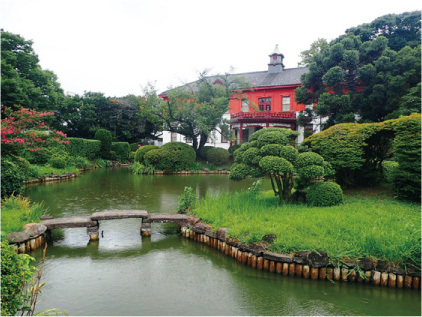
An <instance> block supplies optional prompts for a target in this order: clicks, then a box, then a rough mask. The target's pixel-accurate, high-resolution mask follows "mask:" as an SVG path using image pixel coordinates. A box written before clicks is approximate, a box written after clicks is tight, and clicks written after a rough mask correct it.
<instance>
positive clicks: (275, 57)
mask: <svg viewBox="0 0 422 317" xmlns="http://www.w3.org/2000/svg"><path fill="white" fill-rule="evenodd" d="M268 56H269V57H270V62H269V63H268V72H269V73H270V74H275V73H280V72H282V71H283V69H284V64H283V59H284V55H283V54H281V53H280V50H279V49H278V44H277V45H276V46H275V48H274V51H273V52H272V53H271V55H268Z"/></svg>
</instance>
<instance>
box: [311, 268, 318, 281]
mask: <svg viewBox="0 0 422 317" xmlns="http://www.w3.org/2000/svg"><path fill="white" fill-rule="evenodd" d="M318 276H319V269H318V268H317V267H313V268H311V279H312V280H317V279H318Z"/></svg>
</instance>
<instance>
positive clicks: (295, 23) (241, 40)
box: [0, 0, 421, 97]
mask: <svg viewBox="0 0 422 317" xmlns="http://www.w3.org/2000/svg"><path fill="white" fill-rule="evenodd" d="M414 10H421V4H420V1H419V0H400V1H397V0H395V1H391V0H354V1H341V0H319V1H315V0H313V1H312V0H302V1H286V0H285V1H283V0H253V1H252V0H240V1H239V0H213V1H203V0H0V28H3V29H4V30H5V31H8V32H11V33H14V34H19V35H21V36H22V37H23V38H25V39H26V40H32V41H33V46H32V47H33V49H34V50H35V53H36V54H37V55H38V57H39V60H40V65H41V67H42V68H43V69H48V70H51V71H53V72H54V73H55V74H56V75H57V76H58V81H59V83H60V84H61V87H62V88H63V90H64V91H65V93H67V94H80V95H81V94H83V93H84V92H85V91H91V92H102V93H104V94H105V95H106V96H110V97H121V96H126V95H128V94H135V95H142V92H143V88H144V87H145V86H146V85H147V84H148V83H152V84H153V85H154V87H155V88H156V90H157V91H158V92H162V91H164V90H167V89H168V88H170V87H177V86H180V85H182V84H184V83H188V82H191V81H194V80H196V79H197V78H198V74H199V73H200V72H202V71H204V70H206V69H207V70H209V73H210V74H217V73H225V72H229V71H230V70H231V68H233V71H231V72H232V73H243V72H252V71H264V70H267V64H268V62H269V57H268V55H269V54H271V53H272V52H273V50H274V48H275V45H276V44H278V45H279V50H280V52H281V53H283V55H284V64H285V66H286V68H294V67H297V65H298V63H299V62H300V60H301V59H300V56H299V55H300V52H302V51H304V50H307V49H309V48H310V45H311V43H312V42H314V41H316V40H317V39H318V38H325V39H327V40H328V41H330V40H332V39H335V38H337V37H338V36H339V35H341V34H343V33H344V31H345V30H346V29H348V28H350V27H354V26H358V25H360V24H363V23H370V22H372V21H373V20H374V19H376V18H377V17H380V16H382V15H385V14H390V13H396V14H400V13H403V12H406V11H414Z"/></svg>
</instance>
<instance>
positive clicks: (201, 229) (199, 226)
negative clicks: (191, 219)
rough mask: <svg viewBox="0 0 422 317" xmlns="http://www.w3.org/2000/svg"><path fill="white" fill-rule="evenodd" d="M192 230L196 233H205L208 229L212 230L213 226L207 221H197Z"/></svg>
mask: <svg viewBox="0 0 422 317" xmlns="http://www.w3.org/2000/svg"><path fill="white" fill-rule="evenodd" d="M192 230H193V231H195V232H196V233H200V234H204V233H205V232H206V231H207V230H212V227H211V226H210V225H207V224H205V223H196V224H194V225H193V226H192Z"/></svg>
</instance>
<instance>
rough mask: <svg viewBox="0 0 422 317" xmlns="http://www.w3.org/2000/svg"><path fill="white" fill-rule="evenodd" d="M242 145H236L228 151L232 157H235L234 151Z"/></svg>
mask: <svg viewBox="0 0 422 317" xmlns="http://www.w3.org/2000/svg"><path fill="white" fill-rule="evenodd" d="M240 146H241V144H235V145H232V146H231V147H229V149H228V151H229V153H230V155H233V153H234V151H236V150H237V149H238V148H240Z"/></svg>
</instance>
